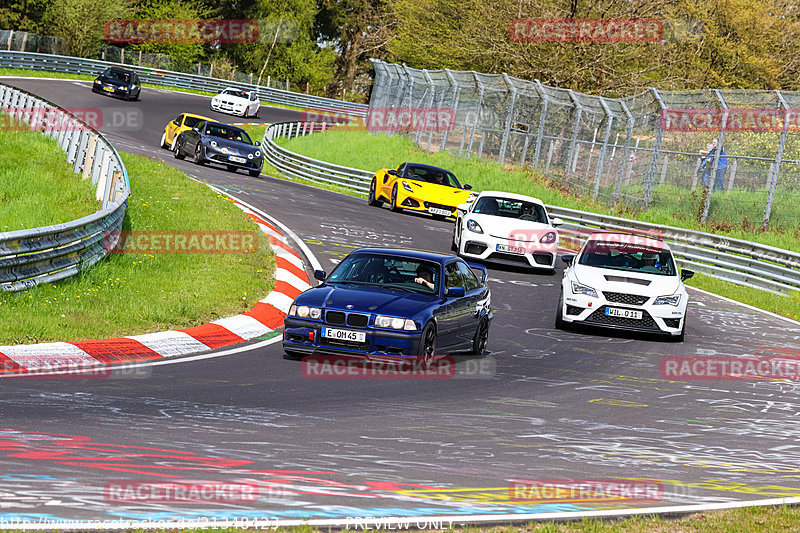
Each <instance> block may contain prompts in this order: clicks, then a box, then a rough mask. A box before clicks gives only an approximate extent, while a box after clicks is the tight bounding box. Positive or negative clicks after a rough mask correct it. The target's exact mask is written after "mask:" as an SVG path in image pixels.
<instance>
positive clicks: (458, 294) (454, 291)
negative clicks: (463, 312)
mask: <svg viewBox="0 0 800 533" xmlns="http://www.w3.org/2000/svg"><path fill="white" fill-rule="evenodd" d="M465 294H467V290H466V289H465V288H464V287H450V288H449V289H447V294H446V296H447V297H448V298H463V297H464V295H465Z"/></svg>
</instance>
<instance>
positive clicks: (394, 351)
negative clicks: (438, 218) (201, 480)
mask: <svg viewBox="0 0 800 533" xmlns="http://www.w3.org/2000/svg"><path fill="white" fill-rule="evenodd" d="M473 269H475V270H478V271H479V272H480V273H481V277H480V279H478V277H477V276H476V275H475V273H474V272H473ZM486 273H487V272H486V267H484V266H483V265H479V264H472V263H466V262H465V261H464V260H463V259H461V258H459V257H456V256H451V255H444V254H437V253H433V252H421V251H415V250H399V249H383V248H362V249H359V250H355V251H353V252H352V253H350V254H349V255H348V256H347V257H345V258H344V259H343V260H342V262H341V263H339V265H338V266H337V267H336V268H335V269H334V270H333V272H331V273H330V275H326V273H325V272H324V271H321V270H318V271H316V272H315V273H314V277H315V278H317V279H319V280H321V281H323V283H322V284H321V285H319V286H317V287H313V288H311V289H308V290H307V291H305V292H303V293H302V294H300V295H299V296H297V298H296V299H295V300H294V303H293V304H292V306H291V309H290V310H289V314H288V316H287V317H286V320H285V322H284V324H285V329H284V332H283V349H284V351H285V352H286V356H287V358H294V359H296V358H299V357H302V356H304V355H316V354H337V355H353V356H357V357H365V358H368V359H377V358H380V359H384V358H386V357H389V358H404V357H405V358H421V359H423V360H431V359H432V358H433V357H434V355H436V356H439V355H449V354H451V353H454V352H463V351H468V352H470V353H472V354H475V355H481V354H483V352H484V350H485V349H486V342H487V340H488V337H489V326H490V324H491V322H492V310H491V292H490V291H489V287H488V286H487V285H486Z"/></svg>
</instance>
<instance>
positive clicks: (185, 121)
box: [161, 113, 214, 150]
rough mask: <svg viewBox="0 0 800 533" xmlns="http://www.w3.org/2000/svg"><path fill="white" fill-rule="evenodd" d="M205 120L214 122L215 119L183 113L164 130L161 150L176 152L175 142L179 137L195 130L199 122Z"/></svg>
mask: <svg viewBox="0 0 800 533" xmlns="http://www.w3.org/2000/svg"><path fill="white" fill-rule="evenodd" d="M203 120H211V121H214V119H211V118H208V117H204V116H203V115H193V114H192V113H181V114H180V115H178V116H177V118H175V120H171V121H170V122H168V123H167V127H165V128H164V133H163V134H162V135H161V148H169V149H170V150H175V140H176V139H177V138H178V136H179V135H180V134H181V133H183V132H184V131H188V130H190V129H192V128H194V127H195V125H197V123H198V122H200V121H203Z"/></svg>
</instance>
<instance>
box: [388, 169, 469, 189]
mask: <svg viewBox="0 0 800 533" xmlns="http://www.w3.org/2000/svg"><path fill="white" fill-rule="evenodd" d="M402 177H403V178H408V179H410V180H417V181H424V182H427V183H434V184H437V185H445V186H447V187H455V188H457V189H460V188H461V184H460V183H459V182H458V180H457V179H456V177H455V176H454V175H453V173H452V172H449V171H447V170H444V169H441V168H434V167H424V166H421V165H406V167H405V168H404V169H403V175H402Z"/></svg>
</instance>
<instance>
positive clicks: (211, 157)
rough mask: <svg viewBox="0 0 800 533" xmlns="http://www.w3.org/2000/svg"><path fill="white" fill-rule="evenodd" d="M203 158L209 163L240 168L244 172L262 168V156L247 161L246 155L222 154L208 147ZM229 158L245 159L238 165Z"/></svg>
mask: <svg viewBox="0 0 800 533" xmlns="http://www.w3.org/2000/svg"><path fill="white" fill-rule="evenodd" d="M204 151H205V158H206V159H207V160H208V161H210V162H211V163H219V164H220V165H230V166H233V167H236V168H242V169H245V170H261V168H262V167H263V166H264V159H263V157H262V156H259V157H254V158H253V159H247V156H246V155H244V156H243V155H241V154H230V153H227V154H224V153H222V152H220V151H218V150H215V149H214V148H209V147H208V146H206V147H205V150H204ZM229 156H234V157H242V158H244V159H245V162H244V163H240V162H237V161H231V160H230V159H228V157H229Z"/></svg>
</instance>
